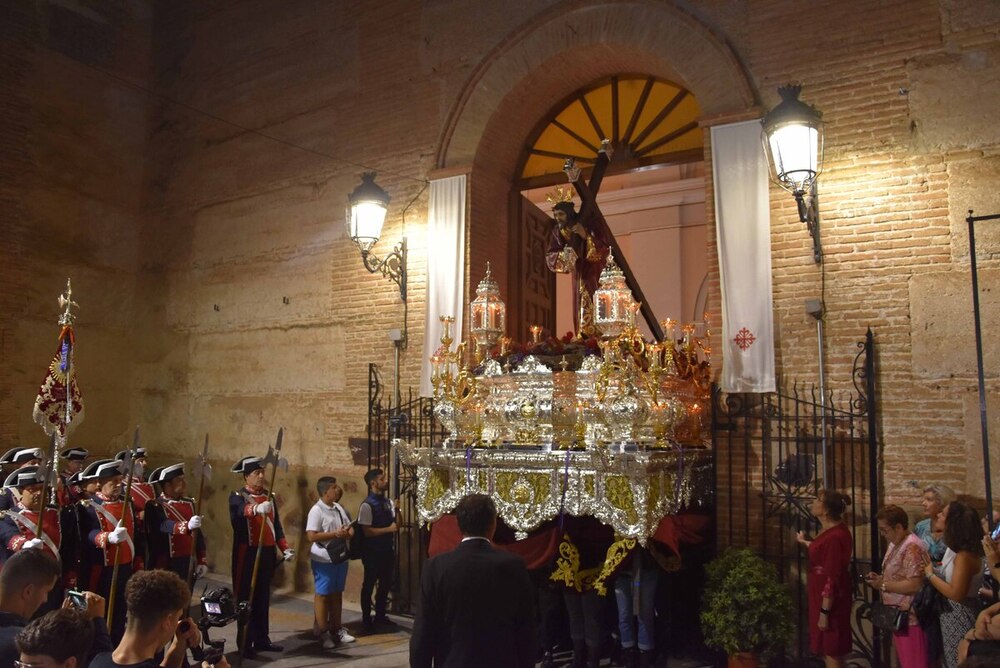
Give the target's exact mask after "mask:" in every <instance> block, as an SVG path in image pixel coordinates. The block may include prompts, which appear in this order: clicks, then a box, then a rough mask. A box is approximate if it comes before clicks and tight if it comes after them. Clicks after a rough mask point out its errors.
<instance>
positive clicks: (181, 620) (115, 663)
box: [90, 570, 229, 668]
mask: <svg viewBox="0 0 1000 668" xmlns="http://www.w3.org/2000/svg"><path fill="white" fill-rule="evenodd" d="M190 601H191V592H190V590H189V589H188V586H187V585H186V584H185V583H184V581H183V580H181V579H180V578H179V577H178V576H177V574H176V573H171V572H170V571H164V570H152V571H141V572H139V573H136V574H135V575H134V576H132V578H131V579H130V580H129V583H128V587H126V589H125V602H126V606H127V609H128V621H127V622H126V623H125V635H124V636H123V637H122V640H121V642H120V643H118V646H117V647H116V648H115V649H114V651H111V652H105V653H103V654H98V655H97V656H96V657H94V660H93V661H91V662H90V668H124V667H125V666H127V667H128V668H156V667H157V666H162V667H163V668H180V667H181V666H182V665H184V662H185V657H186V654H187V651H188V649H191V648H196V647H199V646H200V645H201V633H200V632H199V631H198V627H197V626H195V624H194V623H193V622H192V621H191V620H190V619H187V618H186V616H187V609H188V604H189V603H190ZM168 643H169V646H167V644H168ZM164 646H167V648H166V652H165V653H164V656H163V660H162V661H161V662H159V663H158V662H157V661H156V659H155V658H154V657H155V656H156V653H157V652H159V651H160V650H161V649H163V648H164ZM215 665H216V666H219V667H220V668H228V665H229V664H228V663H227V662H226V660H225V658H221V659H219V661H218V663H216V664H215ZM202 666H203V668H207V667H208V666H209V664H208V663H207V662H203V663H202Z"/></svg>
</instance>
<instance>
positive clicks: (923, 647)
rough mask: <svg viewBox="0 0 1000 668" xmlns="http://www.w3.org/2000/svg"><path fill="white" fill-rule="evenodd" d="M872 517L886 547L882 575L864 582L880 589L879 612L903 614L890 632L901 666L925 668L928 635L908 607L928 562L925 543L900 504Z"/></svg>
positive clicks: (921, 581)
mask: <svg viewBox="0 0 1000 668" xmlns="http://www.w3.org/2000/svg"><path fill="white" fill-rule="evenodd" d="M875 517H876V519H877V520H878V531H879V533H880V534H881V535H882V537H883V538H885V539H886V540H887V541H888V542H889V547H888V549H887V550H886V552H885V557H883V558H882V574H881V575H879V574H878V573H869V574H868V577H867V578H865V582H867V584H868V586H869V587H871V588H873V589H877V590H879V592H881V606H884V607H883V608H882V610H881V611H880V612H881V613H882V614H885V615H890V614H891V615H893V616H895V615H899V614H901V615H903V619H902V621H901V622H900V624H901V626H902V628H895V629H893V633H892V644H893V646H894V647H895V648H896V655H897V656H898V657H899V666H900V668H928V667H929V666H930V665H931V662H930V657H929V656H928V652H927V636H926V635H925V634H924V630H923V629H922V628H920V623H919V622H918V621H917V616H916V615H915V614H914V612H913V610H911V607H912V605H913V595H914V594H916V593H917V592H918V591H920V587H921V586H922V585H923V581H924V567H925V566H927V565H928V564H929V563H930V562H931V560H930V556H929V555H928V554H927V546H926V545H925V544H924V541H922V540H921V539H920V538H919V537H917V535H916V534H914V533H912V532H911V531H910V530H909V528H908V527H909V518H908V517H907V515H906V511H905V510H903V509H902V508H900V507H899V506H893V505H889V506H885V507H884V508H882V510H880V511H878V514H877V515H876V516H875ZM874 616H875V615H873V617H874Z"/></svg>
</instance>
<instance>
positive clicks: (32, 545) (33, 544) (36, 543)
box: [21, 538, 42, 550]
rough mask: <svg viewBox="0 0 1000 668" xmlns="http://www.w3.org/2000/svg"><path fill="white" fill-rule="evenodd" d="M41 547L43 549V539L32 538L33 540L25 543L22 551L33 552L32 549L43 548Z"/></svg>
mask: <svg viewBox="0 0 1000 668" xmlns="http://www.w3.org/2000/svg"><path fill="white" fill-rule="evenodd" d="M41 547H42V539H41V538H32V539H31V540H26V541H24V545H22V546H21V549H22V550H31V549H34V548H41Z"/></svg>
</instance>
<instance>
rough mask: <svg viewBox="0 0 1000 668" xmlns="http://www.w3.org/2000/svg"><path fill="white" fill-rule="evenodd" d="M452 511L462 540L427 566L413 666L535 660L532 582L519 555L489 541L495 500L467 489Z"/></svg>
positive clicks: (513, 665)
mask: <svg viewBox="0 0 1000 668" xmlns="http://www.w3.org/2000/svg"><path fill="white" fill-rule="evenodd" d="M455 515H456V516H457V518H458V527H459V529H461V531H462V535H463V536H464V537H463V538H462V542H461V543H460V544H459V545H458V547H456V548H455V549H454V550H452V551H451V552H446V553H445V554H441V555H438V556H437V557H434V558H433V559H431V560H430V561H428V562H427V564H426V565H425V566H424V573H423V577H422V578H421V582H420V607H419V609H418V610H417V617H416V620H415V621H414V624H413V636H412V638H411V639H410V666H411V668H429V667H430V666H432V665H433V666H435V667H437V668H447V667H449V666H476V667H477V668H487V667H490V666H497V668H500V667H502V668H518V667H520V666H534V665H535V623H534V602H533V596H532V589H531V581H530V580H529V579H528V569H527V568H525V566H524V562H523V561H522V560H521V559H520V558H519V557H516V556H514V555H512V554H509V553H507V552H503V551H501V550H497V549H494V547H493V544H492V543H491V542H490V541H491V539H492V538H493V534H494V532H495V531H496V528H497V509H496V506H495V505H494V504H493V499H491V498H490V497H488V496H486V495H484V494H470V495H469V496H466V497H465V498H464V499H462V500H461V501H460V502H459V504H458V507H457V508H455Z"/></svg>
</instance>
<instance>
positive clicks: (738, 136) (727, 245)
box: [712, 121, 775, 392]
mask: <svg viewBox="0 0 1000 668" xmlns="http://www.w3.org/2000/svg"><path fill="white" fill-rule="evenodd" d="M712 176H713V179H714V181H715V221H716V230H717V237H718V248H719V274H720V283H721V286H722V379H721V385H722V389H723V390H724V391H726V392H774V391H775V380H774V309H773V305H772V301H771V215H770V202H769V199H768V188H767V159H766V158H765V156H764V149H763V147H762V145H761V142H760V122H759V121H747V122H744V123H733V124H731V125H717V126H715V127H713V128H712Z"/></svg>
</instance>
